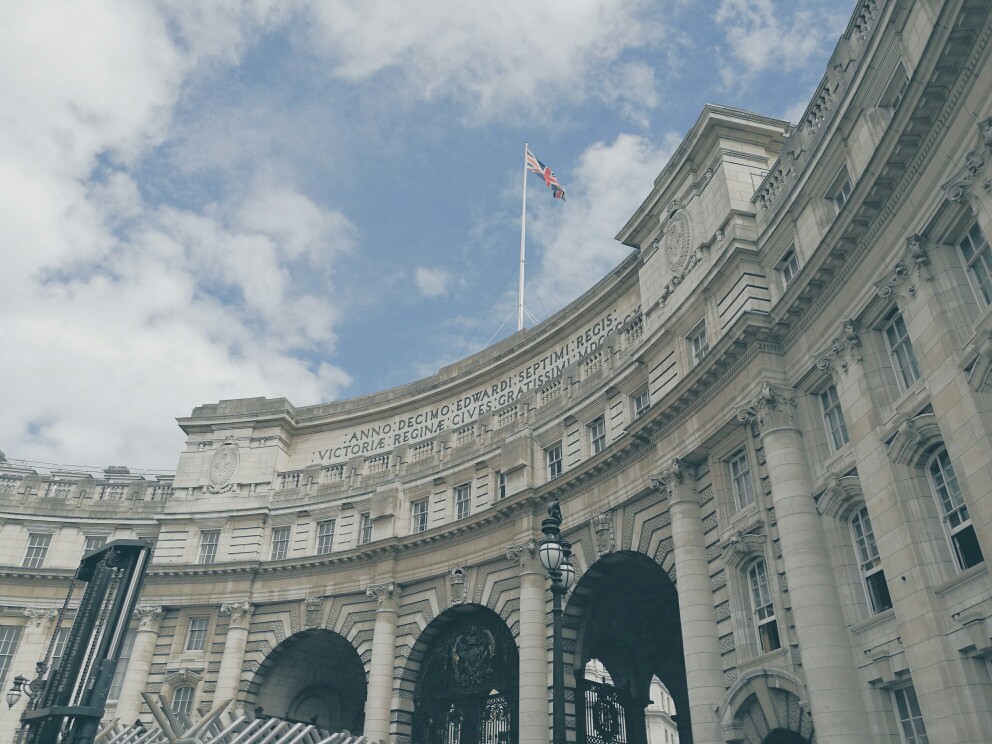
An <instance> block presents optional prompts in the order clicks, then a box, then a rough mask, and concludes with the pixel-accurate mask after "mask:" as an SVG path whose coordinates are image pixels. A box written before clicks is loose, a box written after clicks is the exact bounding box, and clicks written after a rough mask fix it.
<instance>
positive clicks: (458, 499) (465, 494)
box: [455, 483, 472, 519]
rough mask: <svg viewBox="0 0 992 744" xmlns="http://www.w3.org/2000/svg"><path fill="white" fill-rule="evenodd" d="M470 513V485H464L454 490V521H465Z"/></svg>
mask: <svg viewBox="0 0 992 744" xmlns="http://www.w3.org/2000/svg"><path fill="white" fill-rule="evenodd" d="M471 513H472V485H471V484H469V483H466V484H464V485H461V486H458V487H457V488H456V489H455V519H465V518H466V517H467V516H468V515H469V514H471Z"/></svg>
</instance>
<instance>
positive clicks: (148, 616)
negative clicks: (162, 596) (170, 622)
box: [134, 605, 165, 633]
mask: <svg viewBox="0 0 992 744" xmlns="http://www.w3.org/2000/svg"><path fill="white" fill-rule="evenodd" d="M164 614H165V608H164V607H162V606H161V605H141V606H140V607H135V608H134V616H135V617H136V618H138V630H150V631H153V632H155V633H157V632H158V624H159V623H160V622H161V620H162V615H164Z"/></svg>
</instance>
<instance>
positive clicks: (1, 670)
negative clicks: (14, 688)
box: [0, 625, 21, 691]
mask: <svg viewBox="0 0 992 744" xmlns="http://www.w3.org/2000/svg"><path fill="white" fill-rule="evenodd" d="M20 637H21V629H20V628H18V627H17V626H16V625H0V686H2V685H3V683H4V682H5V681H6V679H7V672H8V671H10V663H11V662H12V661H13V660H14V652H15V651H16V650H17V641H18V640H19V639H20ZM3 689H4V690H5V691H6V689H7V688H6V687H3Z"/></svg>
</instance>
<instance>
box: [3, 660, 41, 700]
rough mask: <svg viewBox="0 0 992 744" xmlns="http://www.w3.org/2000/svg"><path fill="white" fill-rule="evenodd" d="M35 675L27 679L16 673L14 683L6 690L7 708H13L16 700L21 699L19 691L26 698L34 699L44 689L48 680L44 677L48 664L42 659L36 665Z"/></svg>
mask: <svg viewBox="0 0 992 744" xmlns="http://www.w3.org/2000/svg"><path fill="white" fill-rule="evenodd" d="M35 666H36V667H37V669H36V672H35V673H36V675H37V676H36V677H35V678H34V679H32V680H30V681H29V680H28V678H27V677H25V676H24V675H23V674H18V675H17V676H16V677H14V683H13V685H11V688H10V689H9V690H7V708H13V707H14V706H15V705H17V701H18V700H20V699H21V693H23V694H25V695H27V696H28V700H34V699H35V698H36V697H38V695H39V694H40V693H41V691H42V690H44V689H45V683H46V682H47V681H48V680H46V679H45V672H46V671H48V664H46V663H45V662H44V661H39V662H38V663H37V664H36V665H35Z"/></svg>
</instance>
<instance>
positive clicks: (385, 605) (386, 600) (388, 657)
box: [365, 581, 399, 741]
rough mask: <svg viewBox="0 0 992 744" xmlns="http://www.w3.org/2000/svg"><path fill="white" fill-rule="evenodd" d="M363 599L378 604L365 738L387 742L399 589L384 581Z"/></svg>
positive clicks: (373, 638) (366, 710)
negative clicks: (374, 601) (369, 598)
mask: <svg viewBox="0 0 992 744" xmlns="http://www.w3.org/2000/svg"><path fill="white" fill-rule="evenodd" d="M365 594H366V596H369V597H374V598H375V599H376V600H377V602H378V605H379V606H378V607H377V608H376V612H375V626H374V628H373V630H372V660H371V662H370V664H369V692H368V697H367V698H366V699H365V736H366V738H368V739H372V740H373V741H389V718H390V712H391V711H392V702H393V677H394V669H395V662H396V621H397V616H398V603H399V587H397V585H396V584H395V583H394V582H392V581H387V582H385V583H382V584H373V585H372V586H370V587H368V588H367V589H366V590H365Z"/></svg>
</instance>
